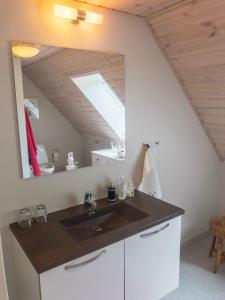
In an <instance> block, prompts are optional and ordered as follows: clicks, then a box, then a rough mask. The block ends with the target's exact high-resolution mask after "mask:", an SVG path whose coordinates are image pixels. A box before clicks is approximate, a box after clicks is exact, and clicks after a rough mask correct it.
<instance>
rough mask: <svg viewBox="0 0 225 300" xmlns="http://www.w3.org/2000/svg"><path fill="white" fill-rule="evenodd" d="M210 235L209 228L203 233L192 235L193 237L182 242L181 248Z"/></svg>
mask: <svg viewBox="0 0 225 300" xmlns="http://www.w3.org/2000/svg"><path fill="white" fill-rule="evenodd" d="M210 236H211V233H210V231H209V230H207V231H205V232H202V233H200V234H198V235H196V236H194V237H192V238H191V239H189V240H186V241H184V242H182V243H181V248H186V247H188V246H190V245H191V244H193V243H196V242H198V241H199V240H201V239H204V238H207V237H209V238H210Z"/></svg>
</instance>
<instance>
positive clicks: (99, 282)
mask: <svg viewBox="0 0 225 300" xmlns="http://www.w3.org/2000/svg"><path fill="white" fill-rule="evenodd" d="M40 287H41V300H53V299H54V300H75V299H76V300H90V299H91V300H104V299H107V300H124V241H121V242H118V243H116V244H113V245H111V246H108V247H105V248H104V249H101V250H98V251H95V252H92V253H91V254H88V255H85V256H83V257H81V258H79V259H76V260H74V261H71V262H69V263H66V264H64V265H62V266H59V267H57V268H54V269H52V270H50V271H47V272H45V273H42V274H41V275H40Z"/></svg>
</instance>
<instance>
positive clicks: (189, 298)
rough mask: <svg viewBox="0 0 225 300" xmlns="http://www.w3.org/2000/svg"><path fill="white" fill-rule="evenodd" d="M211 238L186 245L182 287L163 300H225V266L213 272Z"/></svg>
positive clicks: (182, 261)
mask: <svg viewBox="0 0 225 300" xmlns="http://www.w3.org/2000/svg"><path fill="white" fill-rule="evenodd" d="M210 245H211V236H209V235H205V236H204V237H202V238H201V239H200V240H198V241H194V242H191V243H190V244H189V243H188V245H186V246H185V247H184V248H183V249H182V252H181V273H180V287H179V289H177V290H175V291H174V292H172V293H171V294H169V295H168V296H166V297H164V298H163V299H162V300H225V264H224V265H222V267H221V268H220V269H219V271H218V273H217V274H214V273H213V272H212V267H213V262H214V259H213V258H209V257H208V251H209V247H210Z"/></svg>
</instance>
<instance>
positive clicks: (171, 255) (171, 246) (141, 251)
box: [125, 217, 181, 300]
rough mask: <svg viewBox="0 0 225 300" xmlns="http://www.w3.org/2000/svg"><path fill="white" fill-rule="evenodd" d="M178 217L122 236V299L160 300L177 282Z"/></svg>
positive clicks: (175, 286)
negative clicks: (123, 269)
mask: <svg viewBox="0 0 225 300" xmlns="http://www.w3.org/2000/svg"><path fill="white" fill-rule="evenodd" d="M180 229H181V217H178V218H175V219H173V220H170V221H168V222H165V223H163V224H160V225H158V226H155V227H153V228H151V229H148V230H146V231H143V232H141V233H139V234H137V235H135V236H132V237H129V238H128V239H126V240H125V299H126V300H159V299H160V298H161V297H163V296H165V295H166V294H168V293H169V292H171V291H172V290H174V289H176V288H177V287H178V286H179V265H180Z"/></svg>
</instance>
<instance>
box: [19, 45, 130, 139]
mask: <svg viewBox="0 0 225 300" xmlns="http://www.w3.org/2000/svg"><path fill="white" fill-rule="evenodd" d="M50 50H51V51H50ZM43 53H47V55H45V56H44V55H43ZM29 61H30V59H29ZM23 72H24V73H25V75H26V76H27V77H28V78H29V79H30V80H31V81H32V82H33V83H34V84H35V85H36V86H37V87H38V88H39V90H40V91H41V92H42V93H43V94H44V95H45V96H46V97H47V98H48V99H49V100H50V101H51V102H52V103H53V104H54V105H55V107H56V108H57V109H58V110H59V111H60V112H61V113H62V114H63V115H64V117H65V118H66V119H67V120H68V121H69V122H70V123H71V124H72V125H73V126H74V127H75V128H76V129H77V130H78V131H79V132H80V133H81V134H84V133H85V134H90V135H94V136H98V137H104V138H110V139H118V137H117V136H116V134H115V133H114V131H113V130H112V129H111V127H110V126H109V125H108V123H106V121H105V120H104V119H103V118H102V116H101V115H100V114H99V113H98V111H96V109H95V108H94V106H92V104H91V103H90V101H89V100H88V99H87V98H86V97H85V96H84V94H83V93H82V92H81V91H80V90H79V89H78V88H77V87H76V85H75V84H74V83H73V81H72V79H71V77H73V76H78V75H84V74H90V73H98V72H99V73H100V74H101V75H102V76H103V77H104V79H105V80H106V81H107V82H108V84H109V85H110V87H111V88H112V89H113V90H114V92H115V93H116V94H117V95H118V96H119V98H120V99H121V101H122V102H124V97H125V88H124V84H125V82H124V72H125V69H124V56H123V55H120V54H113V53H102V52H95V51H86V50H78V49H63V48H62V49H60V48H58V49H55V48H53V49H47V51H45V52H43V51H42V52H41V56H40V57H39V55H38V56H36V57H35V61H34V59H33V60H31V63H27V62H23ZM34 96H35V95H34Z"/></svg>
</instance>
